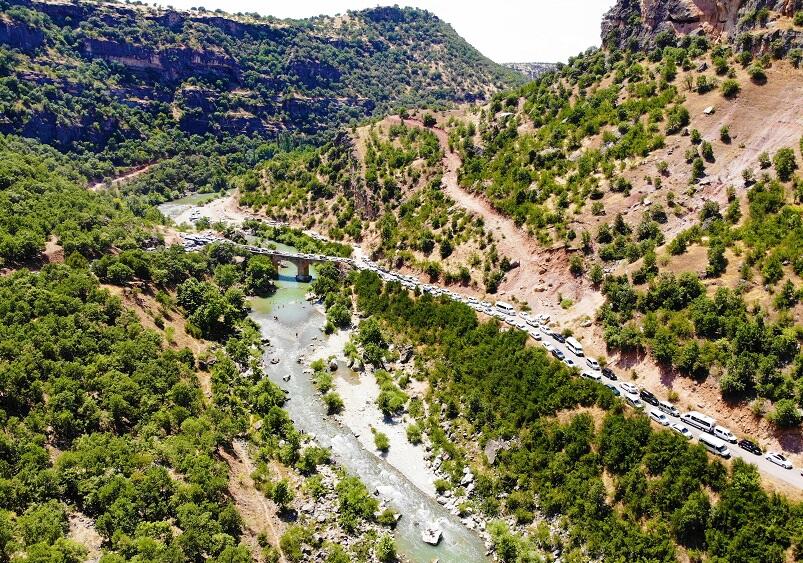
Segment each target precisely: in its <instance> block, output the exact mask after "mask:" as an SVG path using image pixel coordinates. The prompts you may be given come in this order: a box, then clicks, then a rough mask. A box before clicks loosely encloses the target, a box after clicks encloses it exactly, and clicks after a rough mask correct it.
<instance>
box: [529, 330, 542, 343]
mask: <svg viewBox="0 0 803 563" xmlns="http://www.w3.org/2000/svg"><path fill="white" fill-rule="evenodd" d="M528 332H529V333H530V336H532V337H533V338H534V339H535V340H539V341H540V340H541V333H540V332H538V331H537V330H535V329H530V330H529V331H528Z"/></svg>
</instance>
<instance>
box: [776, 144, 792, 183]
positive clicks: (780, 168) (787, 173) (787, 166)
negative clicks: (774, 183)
mask: <svg viewBox="0 0 803 563" xmlns="http://www.w3.org/2000/svg"><path fill="white" fill-rule="evenodd" d="M772 161H773V164H774V165H775V172H776V174H778V179H779V180H781V181H783V182H786V181H788V180H790V179H791V177H792V173H793V172H794V171H795V169H796V168H797V162H796V161H795V151H793V150H792V149H790V148H789V147H784V148H782V149H778V152H776V153H775V156H774V157H773V159H772Z"/></svg>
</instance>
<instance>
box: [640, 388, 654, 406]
mask: <svg viewBox="0 0 803 563" xmlns="http://www.w3.org/2000/svg"><path fill="white" fill-rule="evenodd" d="M639 396H640V397H641V399H642V400H643V401H644V402H645V403H649V404H650V405H652V406H654V407H657V406H658V397H656V396H655V395H653V394H652V393H650V392H649V391H647V390H646V389H642V390H641V391H640V392H639Z"/></svg>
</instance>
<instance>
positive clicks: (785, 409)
mask: <svg viewBox="0 0 803 563" xmlns="http://www.w3.org/2000/svg"><path fill="white" fill-rule="evenodd" d="M769 419H770V420H771V421H772V422H773V423H775V424H776V425H777V426H779V427H781V428H792V427H796V426H800V422H801V420H803V415H802V414H801V412H800V408H799V407H798V406H797V404H796V403H795V402H794V401H792V400H791V399H780V400H779V401H778V402H776V403H775V410H773V412H772V413H770V415H769Z"/></svg>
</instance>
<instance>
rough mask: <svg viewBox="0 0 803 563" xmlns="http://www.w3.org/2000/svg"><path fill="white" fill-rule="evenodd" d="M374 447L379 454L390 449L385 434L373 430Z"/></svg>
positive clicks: (388, 440)
mask: <svg viewBox="0 0 803 563" xmlns="http://www.w3.org/2000/svg"><path fill="white" fill-rule="evenodd" d="M374 445H375V446H376V449H378V450H379V451H380V452H386V451H388V450H389V449H390V439H389V438H388V437H387V434H384V433H382V432H379V431H378V430H374Z"/></svg>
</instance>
